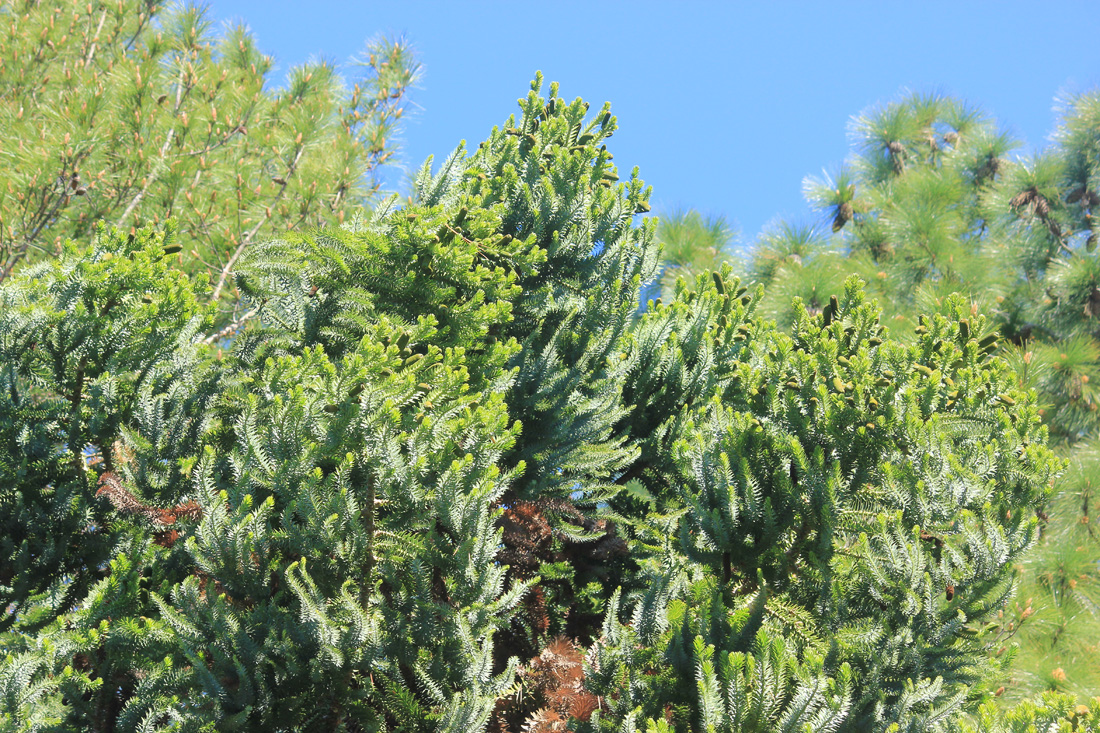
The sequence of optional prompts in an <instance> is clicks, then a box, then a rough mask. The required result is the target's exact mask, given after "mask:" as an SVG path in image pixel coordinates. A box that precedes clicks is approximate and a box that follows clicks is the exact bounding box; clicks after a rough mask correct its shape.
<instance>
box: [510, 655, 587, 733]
mask: <svg viewBox="0 0 1100 733" xmlns="http://www.w3.org/2000/svg"><path fill="white" fill-rule="evenodd" d="M599 703H600V700H599V698H598V697H596V696H595V695H593V694H592V693H591V692H589V691H588V690H587V689H586V688H585V686H584V655H583V654H582V653H581V650H580V649H579V648H578V647H577V645H576V644H574V643H573V642H572V641H570V640H569V639H566V638H565V637H561V636H559V637H557V638H556V639H553V640H552V641H551V642H550V643H549V644H547V645H546V647H545V648H544V649H543V650H542V651H541V652H540V653H539V655H538V656H536V657H534V658H533V659H531V660H530V661H529V662H528V663H527V664H526V665H525V666H524V667H523V668H522V669H521V670H520V673H519V692H518V693H517V694H515V695H511V696H509V697H507V698H503V699H502V700H500V701H498V703H497V708H496V710H495V711H494V713H493V719H492V721H491V723H490V726H489V731H490V733H512V732H513V731H522V733H556V732H557V731H565V730H568V728H567V726H568V723H569V721H570V720H573V719H576V720H581V721H587V720H588V719H589V717H590V716H591V715H592V713H593V711H595V710H596V709H597V708H598V707H599Z"/></svg>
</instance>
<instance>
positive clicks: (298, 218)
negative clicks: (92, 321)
mask: <svg viewBox="0 0 1100 733" xmlns="http://www.w3.org/2000/svg"><path fill="white" fill-rule="evenodd" d="M0 19H2V21H3V22H2V23H0V49H2V50H0V136H2V138H3V139H4V140H6V141H12V144H5V145H4V146H3V148H2V149H0V165H3V167H4V170H5V171H6V173H5V176H4V178H5V185H4V186H2V187H0V280H3V279H6V278H7V277H9V276H10V275H11V273H12V272H13V270H14V269H15V268H16V267H17V266H18V265H19V264H20V263H21V262H23V261H25V260H26V261H35V260H38V259H41V258H43V257H47V256H52V255H56V254H57V253H58V252H59V251H60V248H61V245H62V243H64V242H65V241H66V240H68V239H75V240H84V241H86V240H87V239H88V238H89V237H91V236H92V233H93V231H94V226H95V225H96V222H99V221H107V222H109V223H111V224H113V225H115V226H118V227H119V228H121V229H123V230H126V231H133V230H134V229H135V228H141V227H143V226H146V225H155V224H157V223H158V222H163V221H165V220H167V219H168V218H169V217H172V218H173V219H174V220H175V221H176V222H177V227H178V228H179V230H180V233H181V235H182V237H183V243H184V244H185V245H186V248H185V251H184V252H181V253H180V255H179V257H180V259H181V261H182V262H183V263H184V264H185V266H186V269H187V271H188V272H191V273H197V272H208V273H209V274H210V276H211V281H212V282H213V283H214V284H215V286H214V289H213V293H212V294H213V296H214V297H215V298H220V297H222V296H225V295H226V294H227V291H228V289H231V288H232V285H233V281H232V278H231V277H229V275H230V273H231V272H232V271H233V269H234V268H233V263H234V262H235V261H236V259H237V258H238V257H239V255H240V253H241V251H242V249H243V248H244V247H245V246H247V244H248V243H250V242H253V241H260V240H263V239H267V238H270V237H272V236H274V235H276V234H278V233H281V232H283V231H285V230H287V229H295V228H300V227H311V226H317V225H319V224H323V223H326V222H329V221H342V220H343V217H344V216H345V215H346V213H347V212H348V211H349V210H350V207H355V206H359V205H361V204H362V202H363V199H364V198H365V197H366V196H368V195H370V194H371V193H373V192H374V191H376V190H377V189H378V185H379V181H378V178H377V174H378V172H379V169H380V167H381V166H382V165H384V164H386V163H387V162H388V161H390V160H391V159H392V156H393V154H394V152H395V145H394V143H395V138H394V133H395V129H396V125H397V123H398V121H399V118H400V117H401V114H402V112H403V109H404V106H405V99H406V93H407V91H408V88H409V86H410V85H412V84H414V83H415V81H416V79H417V75H418V65H417V63H416V61H415V59H414V58H413V57H412V55H411V52H410V50H409V47H408V45H407V44H406V43H404V42H403V41H396V42H395V41H392V40H386V39H379V40H377V41H374V42H372V43H370V44H369V45H368V46H367V49H366V52H365V54H364V58H363V59H362V60H361V62H360V65H359V69H358V71H357V78H355V79H353V80H349V81H353V82H354V84H353V85H352V86H351V88H350V89H349V88H347V86H346V85H345V83H344V82H343V81H342V80H341V78H340V77H339V76H338V75H337V71H336V69H335V68H334V67H333V66H332V65H331V64H330V63H327V62H316V63H310V64H306V65H303V66H300V67H297V68H294V69H292V70H291V71H290V73H289V76H288V78H287V83H286V87H285V89H281V90H273V89H271V88H270V85H271V83H272V81H273V80H272V78H271V69H272V65H273V61H272V59H271V57H269V56H265V55H263V54H262V53H260V51H258V50H257V49H256V46H255V43H254V41H253V38H252V36H251V35H250V34H249V33H248V31H247V30H246V29H245V28H244V27H243V26H238V27H235V28H231V29H229V30H227V31H226V32H224V33H220V34H218V33H214V32H213V30H212V25H213V24H212V22H211V20H210V19H209V18H208V17H207V12H206V11H205V10H204V9H202V8H200V7H198V6H195V5H190V4H188V5H179V6H172V7H168V8H166V7H165V6H164V5H163V4H162V3H158V2H153V0H124V2H105V1H104V0H94V2H90V3H71V2H62V1H60V0H48V1H39V0H27V1H26V2H14V3H7V4H5V10H4V12H3V13H2V14H0ZM16 141H17V142H16Z"/></svg>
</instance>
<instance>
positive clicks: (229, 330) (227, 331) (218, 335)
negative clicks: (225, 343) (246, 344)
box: [199, 303, 263, 344]
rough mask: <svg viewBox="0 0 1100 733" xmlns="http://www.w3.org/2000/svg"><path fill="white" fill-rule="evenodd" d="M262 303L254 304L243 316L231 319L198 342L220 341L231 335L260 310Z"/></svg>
mask: <svg viewBox="0 0 1100 733" xmlns="http://www.w3.org/2000/svg"><path fill="white" fill-rule="evenodd" d="M262 305H263V303H260V305H258V306H256V307H255V308H253V309H252V310H250V311H248V312H247V313H245V314H244V315H243V316H241V317H240V318H238V319H237V320H235V321H233V322H232V323H230V324H229V325H228V326H226V327H225V328H223V329H222V330H220V331H216V332H214V333H212V334H210V335H209V336H207V337H206V338H204V339H203V340H202V341H200V342H199V343H200V344H212V343H214V342H215V341H221V340H222V339H223V338H227V337H228V336H231V335H233V334H234V333H236V332H237V331H238V330H240V328H241V326H243V325H244V324H245V322H247V321H248V320H249V319H250V318H252V316H254V315H256V313H257V312H258V311H259V310H260V306H262Z"/></svg>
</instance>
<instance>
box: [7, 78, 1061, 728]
mask: <svg viewBox="0 0 1100 733" xmlns="http://www.w3.org/2000/svg"><path fill="white" fill-rule="evenodd" d="M540 90H541V77H540V78H537V79H536V81H535V82H534V84H533V85H532V91H531V93H530V94H529V95H528V96H527V97H526V98H525V99H521V100H520V108H521V115H520V116H519V117H518V118H515V117H513V118H511V119H509V120H508V122H507V123H505V125H504V126H502V127H500V128H496V129H494V130H493V132H492V133H491V135H490V137H489V138H488V140H487V141H486V142H484V143H482V144H481V145H480V146H479V147H478V148H477V149H476V150H474V151H471V152H467V151H466V150H465V148H464V147H460V148H459V149H458V150H457V151H456V152H455V153H453V154H452V155H451V156H449V157H448V158H447V159H446V160H445V161H444V162H443V163H442V165H441V166H440V167H439V168H438V170H435V171H433V170H432V168H431V166H430V163H429V164H428V165H425V167H424V169H423V170H422V171H421V173H420V174H419V176H418V177H417V179H416V183H415V193H414V196H413V198H412V200H411V201H410V202H408V203H407V205H405V206H403V207H400V208H399V207H398V206H397V202H396V200H390V201H387V202H383V203H382V204H381V205H379V206H378V207H376V208H375V209H373V210H371V211H367V212H363V213H361V214H359V215H357V216H355V217H352V218H351V219H349V220H348V221H347V222H346V223H345V226H343V227H341V228H335V229H326V230H310V231H296V232H290V233H288V234H285V235H284V236H283V237H282V238H280V239H273V240H269V241H267V242H266V243H263V244H258V245H255V246H253V247H252V248H250V249H249V250H248V251H247V253H246V254H245V255H244V256H243V257H242V258H240V260H239V262H238V263H237V266H236V270H235V278H236V285H237V287H238V289H239V292H240V293H241V294H242V296H243V297H244V299H245V301H244V307H246V308H248V309H250V311H251V312H253V313H254V314H255V315H254V317H253V318H252V320H251V321H250V322H249V323H248V324H247V325H246V327H245V328H244V329H243V330H242V331H240V332H239V333H237V334H236V335H235V336H234V337H233V338H232V340H231V342H229V341H223V342H222V343H221V344H220V348H219V346H217V345H211V344H207V343H205V341H206V339H205V338H204V337H203V334H202V329H203V328H204V327H206V326H207V325H208V324H209V322H210V318H211V310H212V308H213V306H212V305H210V304H204V297H205V292H204V288H205V287H206V284H205V283H204V282H203V281H202V280H188V279H187V278H186V277H185V276H184V274H183V273H182V272H181V270H180V268H179V266H178V264H177V263H176V261H175V259H174V258H171V257H166V256H165V255H166V253H170V252H171V251H172V249H173V248H174V247H175V246H177V245H175V244H174V242H173V236H174V234H173V232H172V231H171V230H168V231H166V232H163V233H157V232H155V231H153V230H138V231H137V232H135V233H133V234H127V233H126V232H124V231H120V230H118V229H115V228H108V227H105V226H104V227H101V228H99V229H98V230H97V235H96V237H95V238H94V239H93V241H92V242H91V243H90V245H89V246H88V247H87V248H86V249H83V250H81V249H79V248H77V247H75V246H73V247H69V248H67V249H66V250H65V251H64V253H63V254H62V255H61V257H60V258H58V259H56V260H50V261H45V262H42V263H40V264H38V265H34V266H32V267H28V268H25V269H22V270H21V271H19V272H17V273H16V274H15V276H14V277H13V278H11V279H9V280H8V281H7V282H5V283H4V284H3V285H0V303H3V309H4V310H3V312H2V314H0V317H2V318H3V319H4V320H3V323H2V324H0V325H2V326H3V328H2V329H0V352H2V354H3V356H4V361H3V363H4V364H5V369H4V372H3V376H2V377H0V379H2V380H3V381H2V382H0V387H2V390H0V393H2V396H0V399H3V400H4V401H5V402H4V409H3V411H0V415H3V416H4V417H3V422H0V439H2V440H3V441H4V442H3V444H2V447H0V470H3V472H4V474H3V476H2V478H3V484H0V485H2V486H3V489H2V492H3V493H2V494H0V512H2V514H0V521H2V522H3V523H4V526H5V528H6V529H7V528H9V527H11V528H14V531H15V534H13V535H12V536H13V538H14V540H13V541H12V542H10V543H8V544H7V545H4V546H3V548H4V552H5V555H4V556H3V557H2V558H0V563H3V564H2V565H0V567H2V568H3V576H2V584H0V591H2V592H3V593H4V594H5V600H6V601H7V603H8V611H7V614H6V615H5V617H4V624H5V626H4V629H5V630H6V633H5V634H4V636H2V637H0V639H2V642H0V643H2V645H3V646H2V648H3V654H4V659H3V661H2V662H0V700H2V704H0V726H2V727H5V728H10V729H14V730H28V731H31V730H35V731H47V730H74V729H93V730H101V731H139V730H140V731H156V730H163V731H169V730H170V731H191V730H194V731H199V730H218V731H223V730H224V731H233V730H242V731H244V730H264V731H267V730H309V731H312V730H327V731H455V732H457V731H464V732H465V731H482V730H491V731H494V732H496V733H505V732H506V731H518V730H527V731H550V730H562V729H563V728H564V726H566V725H568V726H570V727H572V728H574V729H584V730H593V731H595V730H637V729H638V728H639V726H643V725H644V726H646V727H647V729H648V730H660V731H671V730H677V731H694V730H699V731H704V730H744V729H757V730H773V729H784V728H785V729H792V730H805V729H817V728H821V729H824V730H836V731H855V730H861V731H862V730H887V729H890V727H891V726H895V728H894V729H899V730H929V729H936V728H941V729H944V730H947V729H949V726H950V725H954V724H955V723H956V722H958V721H957V718H958V715H959V714H960V712H962V711H964V710H969V709H973V708H974V706H975V705H976V704H977V703H978V702H980V701H981V700H983V699H984V697H986V696H987V694H988V693H987V691H988V690H989V688H990V687H991V684H990V675H991V674H992V673H994V672H996V671H997V670H999V669H1000V667H1001V665H1002V662H1003V660H1004V659H1005V658H1006V656H1007V655H1005V654H1000V655H999V653H1000V650H1001V646H1002V641H1003V636H1004V634H1005V632H1004V629H1003V628H1002V626H1001V625H998V624H996V623H991V622H992V621H993V619H995V617H996V614H997V612H998V610H999V609H1001V608H1003V607H1004V606H1005V604H1006V602H1007V600H1008V599H1009V598H1010V596H1011V593H1012V581H1013V577H1012V565H1013V564H1014V563H1016V562H1018V561H1019V559H1020V558H1021V556H1022V553H1023V552H1024V551H1025V550H1026V549H1027V548H1028V547H1029V545H1031V544H1032V543H1033V541H1034V539H1035V537H1036V534H1037V526H1038V522H1037V519H1036V517H1035V507H1036V506H1038V505H1039V504H1041V503H1042V502H1043V501H1044V500H1045V498H1046V495H1047V491H1048V484H1049V482H1050V481H1051V480H1052V478H1053V476H1054V475H1055V474H1056V473H1057V471H1058V470H1059V469H1060V468H1061V466H1060V464H1059V462H1058V461H1057V460H1056V459H1054V457H1053V455H1052V453H1051V452H1050V451H1049V450H1048V449H1047V448H1046V447H1045V438H1046V434H1045V429H1044V428H1042V427H1041V426H1040V425H1039V418H1038V408H1037V406H1036V404H1035V401H1034V395H1033V393H1028V392H1025V391H1022V390H1020V389H1018V388H1017V387H1016V386H1015V385H1014V382H1013V374H1012V372H1011V370H1010V368H1009V366H1008V365H1007V364H1006V363H1005V362H1004V361H1002V360H1000V359H997V358H993V357H991V356H990V351H991V347H992V343H993V341H994V339H993V338H991V337H990V336H989V335H988V330H989V326H988V324H987V323H986V321H985V319H984V318H982V317H981V316H979V315H977V314H976V312H975V311H974V310H973V309H972V308H971V307H970V306H969V305H968V304H967V303H966V302H965V301H964V300H963V299H961V298H951V299H948V300H946V301H945V302H944V304H943V305H942V306H941V307H940V308H939V309H938V310H937V312H936V313H934V314H932V315H930V317H929V318H928V319H927V321H926V324H927V325H925V326H922V328H924V332H923V333H922V334H921V335H920V338H919V339H918V340H917V342H916V343H914V344H909V345H906V344H903V343H899V342H897V341H894V340H892V339H891V338H890V337H889V335H888V334H887V333H886V332H885V329H884V328H883V327H882V326H881V325H880V324H879V315H878V312H877V310H876V308H875V306H873V305H872V304H869V303H868V302H867V301H866V297H865V296H864V294H863V292H862V289H861V285H860V284H859V282H858V281H856V280H855V279H853V280H851V281H849V283H848V284H847V286H846V289H845V291H844V294H843V296H842V297H841V298H838V299H835V300H833V301H831V302H829V304H828V305H826V306H825V308H824V309H823V311H822V312H820V313H818V314H816V315H811V314H810V313H809V312H808V311H807V310H806V309H805V308H801V309H800V310H799V311H798V313H799V315H798V317H797V319H796V324H795V327H794V329H793V331H791V332H790V333H789V334H788V333H786V332H784V331H782V330H780V329H779V328H778V327H777V326H776V325H775V324H774V323H773V322H771V321H767V320H765V319H763V318H762V317H761V316H760V314H759V310H760V309H759V304H760V300H761V297H762V294H761V291H760V290H759V289H758V290H756V291H754V292H752V293H750V292H748V291H747V290H746V289H744V288H740V287H739V286H738V284H737V283H736V281H734V280H733V279H732V278H731V277H730V274H731V273H730V270H729V268H725V269H724V271H723V272H720V273H713V274H712V275H702V276H700V277H699V278H698V279H697V280H696V281H695V284H694V287H693V288H689V287H688V286H687V285H686V284H684V285H680V286H678V287H677V290H676V293H675V297H674V299H673V300H672V301H671V302H670V303H668V304H661V305H651V307H649V308H648V309H647V310H646V312H645V313H644V314H642V315H641V316H640V317H639V316H637V313H638V299H639V293H640V291H641V288H642V285H643V284H644V283H646V282H648V281H651V280H652V279H653V278H654V277H655V275H656V272H657V264H658V262H659V247H658V246H657V244H656V242H655V238H654V230H655V226H654V223H653V222H652V221H645V220H643V221H641V222H636V221H635V216H636V215H637V214H639V213H643V212H645V211H647V210H648V207H649V204H648V198H649V189H648V188H646V187H645V186H644V184H643V183H642V182H641V180H640V179H639V178H638V175H637V170H636V169H635V171H634V172H633V173H632V174H631V175H630V177H629V179H628V180H625V181H623V182H619V181H618V178H619V176H618V171H617V170H616V168H615V167H614V165H612V163H611V154H610V153H609V152H608V151H607V148H606V142H607V139H608V138H609V137H610V136H611V134H612V133H613V132H614V130H615V128H616V122H615V119H614V117H612V115H611V114H610V109H609V107H607V106H605V107H604V108H603V109H601V110H600V111H599V112H598V113H597V114H596V115H595V116H594V117H593V116H590V115H588V111H589V110H588V105H587V104H585V103H584V102H583V101H582V100H579V99H578V100H576V101H574V102H571V103H567V102H565V101H564V100H563V99H561V98H560V97H559V96H558V90H557V87H556V85H551V87H550V93H549V95H548V98H543V97H541V96H540ZM32 344H33V348H32ZM559 635H565V636H566V637H567V639H562V638H560V636H559ZM582 650H584V656H585V660H584V663H582V662H581V651H582ZM1037 710H1038V708H1037ZM1039 714H1046V713H1045V712H1043V711H1040V712H1038V713H1036V715H1039ZM1059 714H1061V713H1059Z"/></svg>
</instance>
